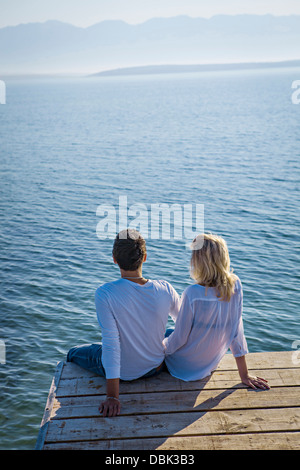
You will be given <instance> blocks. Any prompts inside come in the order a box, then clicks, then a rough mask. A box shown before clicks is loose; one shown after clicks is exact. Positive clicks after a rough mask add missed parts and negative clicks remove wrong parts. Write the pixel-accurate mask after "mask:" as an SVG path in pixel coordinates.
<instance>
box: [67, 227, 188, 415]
mask: <svg viewBox="0 0 300 470" xmlns="http://www.w3.org/2000/svg"><path fill="white" fill-rule="evenodd" d="M146 259H147V252H146V243H145V240H144V238H143V237H142V236H141V235H140V233H139V232H137V231H136V230H132V229H127V230H125V231H122V232H120V233H119V234H118V235H117V237H116V239H115V241H114V246H113V260H114V262H115V263H117V264H118V266H119V268H120V275H121V278H120V279H118V280H117V281H112V282H108V283H106V284H104V285H102V286H100V287H98V289H97V290H96V294H95V304H96V312H97V318H98V322H99V324H100V327H101V330H102V344H91V345H84V346H78V347H75V348H72V349H70V351H69V353H68V356H67V360H68V361H70V362H75V363H76V364H78V365H80V366H81V367H84V368H85V369H88V370H92V371H93V372H95V373H97V374H98V375H101V376H104V377H106V379H107V382H106V394H107V396H106V399H105V400H104V402H102V403H101V405H100V407H99V410H100V412H102V413H103V416H116V415H118V414H120V410H121V403H120V400H119V382H120V379H121V380H134V379H137V378H140V377H151V376H153V375H156V374H158V373H159V372H160V371H161V370H162V369H163V365H164V347H163V344H162V340H163V339H164V335H165V331H166V325H167V321H168V316H169V315H170V316H171V317H172V318H173V320H174V321H176V318H177V315H178V312H179V308H180V298H179V295H178V294H177V292H176V291H175V290H174V288H173V287H172V286H171V285H170V284H169V283H168V282H167V281H155V280H150V279H145V278H144V277H143V275H142V268H143V263H144V262H145V261H146Z"/></svg>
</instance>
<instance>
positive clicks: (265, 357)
mask: <svg viewBox="0 0 300 470" xmlns="http://www.w3.org/2000/svg"><path fill="white" fill-rule="evenodd" d="M294 353H295V351H274V352H267V353H250V354H248V355H247V356H246V357H247V364H248V368H249V369H285V368H287V369H293V368H298V369H299V368H300V364H297V363H296V362H295V361H294V362H293V354H294ZM217 370H236V363H235V359H234V357H233V356H232V354H226V355H225V356H224V357H223V359H222V360H221V361H220V363H219V365H218V368H217ZM82 377H95V374H94V373H92V372H89V371H87V370H84V369H82V368H81V367H79V366H77V365H76V364H74V363H72V362H66V363H65V366H64V370H63V374H62V379H72V378H78V379H79V378H82Z"/></svg>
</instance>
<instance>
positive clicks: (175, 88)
mask: <svg viewBox="0 0 300 470" xmlns="http://www.w3.org/2000/svg"><path fill="white" fill-rule="evenodd" d="M297 79H300V69H299V68H298V69H268V70H256V71H251V70H249V71H235V72H234V71H232V72H214V73H208V72H207V73H191V74H176V75H175V74H174V75H171V74H170V75H168V74H166V75H153V76H150V75H149V76H138V77H114V78H110V77H106V78H86V77H82V78H31V79H30V78H27V79H25V78H23V79H20V78H19V79H13V78H10V79H9V78H8V79H7V80H5V84H6V104H3V105H1V106H0V123H1V127H0V139H1V143H0V145H1V147H0V155H1V160H0V161H1V177H0V178H1V180H0V183H1V185H0V191H1V200H0V209H1V248H0V249H1V281H2V282H1V291H0V296H1V311H0V314H1V332H0V340H1V345H2V350H1V351H2V361H1V362H2V363H1V364H0V375H1V392H0V393H1V403H0V408H1V417H0V421H1V428H0V442H1V444H0V447H1V448H2V449H32V448H34V445H35V441H36V437H37V434H38V430H39V425H40V422H41V418H42V415H43V411H44V407H45V403H46V399H47V395H48V391H49V387H50V383H51V380H52V376H53V373H54V370H55V366H56V363H57V362H58V361H60V360H64V359H65V355H66V352H67V351H68V349H69V348H70V347H72V346H74V345H76V344H82V343H89V342H97V341H101V332H100V330H99V327H98V324H97V319H96V315H95V307H94V292H95V289H96V288H97V287H98V286H99V285H100V284H102V283H104V282H108V281H111V280H114V279H117V278H118V277H119V271H118V268H117V267H116V266H115V265H114V264H113V262H112V258H111V249H112V239H110V238H107V239H105V238H102V239H100V238H99V237H98V236H97V233H96V227H97V224H98V223H99V216H97V208H98V207H99V206H103V205H109V206H110V207H114V208H116V210H117V208H118V204H119V198H120V196H121V197H126V198H127V201H128V206H132V205H134V204H137V203H141V204H144V206H146V207H147V208H150V207H151V204H154V203H155V204H167V205H169V206H170V205H172V204H179V206H180V207H184V204H192V205H196V204H199V205H203V207H204V228H205V231H210V232H213V233H217V234H220V235H222V236H223V237H224V238H225V239H226V241H227V244H228V247H229V251H230V256H231V264H232V268H233V269H234V272H235V273H236V274H237V275H238V276H239V277H240V279H241V281H242V284H243V288H244V328H245V335H246V339H247V342H248V347H249V351H250V352H264V351H285V350H292V349H293V348H295V345H297V344H298V343H297V341H299V340H300V331H299V270H298V269H299V268H298V263H297V261H298V259H299V251H297V250H298V248H299V244H298V240H299V238H298V235H299V232H298V230H299V157H300V132H299V125H300V105H299V106H298V105H296V104H294V103H293V100H292V93H293V89H292V83H293V82H294V81H295V80H297ZM146 241H147V248H148V258H147V262H146V263H145V265H144V271H143V273H144V275H145V277H147V278H153V279H166V280H168V281H169V282H170V283H171V284H172V285H173V286H174V288H175V289H176V290H177V291H178V293H179V294H181V293H182V292H183V290H184V289H185V288H186V287H187V286H188V285H189V284H191V283H192V282H193V281H192V280H191V278H190V275H189V259H190V252H189V250H188V249H187V248H186V242H187V241H191V240H185V239H182V240H175V239H172V238H171V239H169V240H168V239H162V238H158V239H157V238H156V239H153V238H151V233H150V236H149V237H148V239H147V240H146Z"/></svg>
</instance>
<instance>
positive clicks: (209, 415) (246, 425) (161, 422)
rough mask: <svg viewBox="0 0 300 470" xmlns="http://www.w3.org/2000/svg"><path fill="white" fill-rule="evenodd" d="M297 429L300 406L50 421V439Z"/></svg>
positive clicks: (116, 437)
mask: <svg viewBox="0 0 300 470" xmlns="http://www.w3.org/2000/svg"><path fill="white" fill-rule="evenodd" d="M299 430H300V408H284V412H282V410H281V409H277V408H271V409H260V410H253V409H250V410H229V411H209V412H190V413H168V414H152V415H143V416H118V417H115V418H104V417H102V416H101V417H97V418H74V419H66V420H63V419H62V420H52V421H50V422H49V426H48V432H47V439H46V441H47V442H48V443H49V442H62V441H92V440H99V439H102V440H103V439H104V438H105V439H107V440H110V439H126V438H141V437H170V436H173V435H177V436H188V435H202V434H203V435H208V434H233V433H235V434H236V433H256V432H271V431H272V432H275V431H277V432H283V431H299Z"/></svg>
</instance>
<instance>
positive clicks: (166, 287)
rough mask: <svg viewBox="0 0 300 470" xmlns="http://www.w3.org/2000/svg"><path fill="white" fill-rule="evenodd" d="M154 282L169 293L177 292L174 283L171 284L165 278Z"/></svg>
mask: <svg viewBox="0 0 300 470" xmlns="http://www.w3.org/2000/svg"><path fill="white" fill-rule="evenodd" d="M152 282H153V283H154V285H155V286H156V287H157V288H158V289H161V290H165V291H167V292H168V293H169V294H173V293H174V292H176V290H175V289H174V287H173V286H172V284H170V282H169V281H166V280H165V279H158V280H155V281H152Z"/></svg>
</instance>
